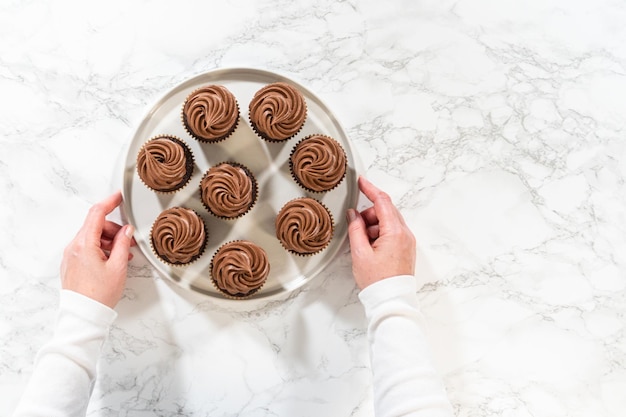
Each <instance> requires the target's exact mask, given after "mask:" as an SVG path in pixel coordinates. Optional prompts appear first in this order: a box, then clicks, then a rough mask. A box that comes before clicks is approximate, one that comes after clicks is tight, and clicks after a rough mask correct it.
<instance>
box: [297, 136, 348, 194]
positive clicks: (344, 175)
mask: <svg viewBox="0 0 626 417" xmlns="http://www.w3.org/2000/svg"><path fill="white" fill-rule="evenodd" d="M313 136H324V137H325V138H329V139H332V140H335V139H334V138H332V137H330V136H328V135H323V134H320V133H314V134H311V135H308V136H306V137H304V138H302V139H301V140H300V141H298V143H296V144H295V146H294V147H293V149H292V150H291V153H290V154H289V172H290V173H291V178H293V180H294V181H295V182H296V184H298V185H299V186H300V188H302V189H303V190H305V191H309V192H312V193H318V194H323V193H327V192H329V191H332V190H334V189H335V188H337V187H338V186H339V184H341V183H342V182H343V180H344V178H345V177H346V172H347V171H348V157H347V156H346V151H345V149H343V146H341V144H339V142H337V141H336V140H335V142H337V144H338V145H339V147H340V148H341V151H342V152H343V155H344V159H345V160H346V163H345V165H344V170H343V175H342V176H341V179H340V180H339V181H337V183H336V184H335V185H333V186H332V187H331V188H328V189H325V190H314V189H312V188H309V187H307V186H306V185H304V184H302V182H301V181H300V178H298V176H297V175H296V174H295V172H294V167H293V161H292V157H293V154H294V153H295V152H296V149H297V148H298V145H300V144H301V143H302V142H304V141H305V140H307V139H309V138H311V137H313Z"/></svg>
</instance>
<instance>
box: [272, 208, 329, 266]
mask: <svg viewBox="0 0 626 417" xmlns="http://www.w3.org/2000/svg"><path fill="white" fill-rule="evenodd" d="M275 226H276V237H277V238H278V240H279V241H280V244H281V245H282V246H283V248H285V249H286V250H288V251H289V252H292V253H295V254H297V255H303V256H304V255H313V254H315V253H317V252H320V251H322V250H323V249H324V248H326V246H328V243H329V242H330V239H331V238H332V236H333V229H334V228H333V218H332V216H331V214H330V212H329V211H328V209H327V208H326V207H325V206H324V205H323V204H322V203H320V202H319V201H317V200H315V199H313V198H309V197H300V198H296V199H294V200H291V201H289V202H288V203H287V204H285V205H284V206H283V207H282V208H281V209H280V212H279V213H278V216H277V217H276V222H275Z"/></svg>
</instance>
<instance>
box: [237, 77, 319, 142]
mask: <svg viewBox="0 0 626 417" xmlns="http://www.w3.org/2000/svg"><path fill="white" fill-rule="evenodd" d="M249 115H250V123H251V124H252V127H253V129H254V130H255V132H256V133H257V134H258V135H259V136H261V138H263V139H265V140H267V141H270V142H282V141H285V140H288V139H291V138H292V137H294V136H295V135H296V134H297V133H298V132H299V131H300V129H301V128H302V125H304V121H305V119H306V115H307V108H306V101H305V100H304V96H303V95H302V93H300V91H298V89H296V88H295V87H293V86H291V85H290V84H287V83H282V82H278V83H273V84H268V85H266V86H265V87H263V88H261V89H260V90H259V91H257V92H256V94H255V95H254V97H253V98H252V101H251V102H250V106H249Z"/></svg>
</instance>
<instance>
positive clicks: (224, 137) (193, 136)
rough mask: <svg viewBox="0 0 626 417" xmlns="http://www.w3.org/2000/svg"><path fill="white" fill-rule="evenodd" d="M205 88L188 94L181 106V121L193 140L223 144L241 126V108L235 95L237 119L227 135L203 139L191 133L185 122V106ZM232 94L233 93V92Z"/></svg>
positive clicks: (199, 88)
mask: <svg viewBox="0 0 626 417" xmlns="http://www.w3.org/2000/svg"><path fill="white" fill-rule="evenodd" d="M204 87H206V86H202V87H198V88H196V89H195V90H193V91H192V92H191V93H189V94H187V97H186V98H185V101H183V105H182V106H181V110H180V121H181V123H182V125H183V128H184V129H185V132H187V134H188V135H189V136H191V137H192V138H194V139H196V140H197V141H198V142H201V143H218V142H222V141H224V140H226V139H228V138H229V137H231V136H232V134H233V133H234V132H235V130H237V127H238V126H239V120H240V119H241V108H240V107H239V102H238V101H237V97H235V95H234V94H233V97H235V105H236V106H237V119H235V124H234V125H233V126H232V128H231V129H230V130H229V131H228V132H227V133H226V134H225V135H223V136H220V137H217V138H215V139H207V138H202V137H200V136H197V135H196V134H195V133H193V132H192V131H191V129H190V128H189V126H187V121H186V120H185V105H186V104H187V101H189V97H191V96H192V95H194V94H195V93H196V92H197V91H199V90H201V89H203V88H204ZM222 87H224V86H222ZM229 91H230V90H229ZM231 94H232V92H231Z"/></svg>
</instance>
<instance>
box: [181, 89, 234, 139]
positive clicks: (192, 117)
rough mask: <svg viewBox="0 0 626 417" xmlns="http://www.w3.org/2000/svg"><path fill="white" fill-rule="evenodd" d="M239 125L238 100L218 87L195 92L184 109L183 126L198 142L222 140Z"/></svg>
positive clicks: (226, 90) (186, 102) (189, 97)
mask: <svg viewBox="0 0 626 417" xmlns="http://www.w3.org/2000/svg"><path fill="white" fill-rule="evenodd" d="M238 121H239V107H238V105H237V100H236V99H235V96H234V95H233V94H232V93H231V92H230V91H229V90H228V89H227V88H226V87H224V86H221V85H208V86H205V87H202V88H200V89H198V90H195V91H194V92H193V93H191V94H190V95H189V96H188V97H187V100H185V104H184V105H183V123H184V125H185V127H186V128H187V130H188V131H189V133H190V134H191V135H193V136H194V137H196V138H197V139H199V140H203V141H207V142H216V141H219V140H222V139H225V138H226V137H227V136H228V135H230V134H231V133H232V132H233V131H234V130H235V127H236V126H237V122H238Z"/></svg>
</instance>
